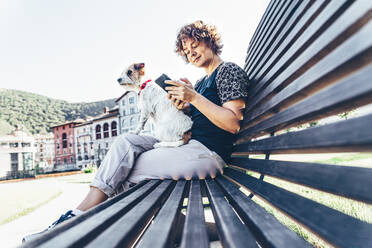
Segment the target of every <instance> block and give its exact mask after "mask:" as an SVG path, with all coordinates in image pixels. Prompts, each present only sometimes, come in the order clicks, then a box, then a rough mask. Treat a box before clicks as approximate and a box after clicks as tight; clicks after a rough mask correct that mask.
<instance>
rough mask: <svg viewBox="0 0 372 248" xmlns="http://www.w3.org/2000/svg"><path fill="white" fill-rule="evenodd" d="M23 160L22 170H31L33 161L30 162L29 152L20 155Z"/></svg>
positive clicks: (30, 155) (30, 154)
mask: <svg viewBox="0 0 372 248" xmlns="http://www.w3.org/2000/svg"><path fill="white" fill-rule="evenodd" d="M22 158H23V169H24V170H32V167H33V166H32V165H33V160H32V153H31V152H24V153H22Z"/></svg>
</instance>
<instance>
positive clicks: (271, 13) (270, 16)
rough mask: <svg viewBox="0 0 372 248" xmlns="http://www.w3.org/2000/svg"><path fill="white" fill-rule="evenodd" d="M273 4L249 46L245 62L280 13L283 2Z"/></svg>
mask: <svg viewBox="0 0 372 248" xmlns="http://www.w3.org/2000/svg"><path fill="white" fill-rule="evenodd" d="M273 2H274V3H273V5H272V7H271V8H270V11H269V13H268V14H267V19H266V20H265V22H264V23H263V25H262V29H261V30H260V32H259V33H258V34H257V37H256V39H254V40H253V41H252V42H251V44H250V46H249V49H248V53H247V56H246V62H247V61H248V60H249V57H250V55H251V54H253V53H254V52H255V51H256V48H257V46H259V44H260V43H261V42H262V40H263V38H264V37H265V35H266V34H267V30H268V29H269V28H270V26H271V25H272V23H273V21H274V20H275V18H276V16H277V15H278V13H279V12H280V10H281V8H282V7H283V5H284V2H283V1H273Z"/></svg>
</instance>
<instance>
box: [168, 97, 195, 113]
mask: <svg viewBox="0 0 372 248" xmlns="http://www.w3.org/2000/svg"><path fill="white" fill-rule="evenodd" d="M168 98H169V99H170V100H171V103H172V104H173V105H174V106H175V107H176V108H177V109H179V110H187V109H188V108H190V104H189V103H188V102H184V101H181V100H179V99H177V98H176V97H175V96H172V95H169V94H168Z"/></svg>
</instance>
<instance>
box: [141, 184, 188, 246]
mask: <svg viewBox="0 0 372 248" xmlns="http://www.w3.org/2000/svg"><path fill="white" fill-rule="evenodd" d="M185 192H186V181H185V180H181V181H178V182H177V184H176V187H175V188H174V190H173V192H172V193H171V195H170V196H169V198H168V200H167V201H166V202H165V204H164V206H163V207H162V208H161V209H160V211H159V213H158V215H157V216H156V217H155V219H154V222H153V223H152V224H151V225H150V227H149V228H148V229H147V230H146V232H145V233H144V235H143V237H142V239H141V241H140V243H139V244H138V245H137V246H136V247H138V248H145V247H159V248H160V247H173V243H174V239H175V235H174V234H175V230H176V229H177V226H176V225H177V217H178V215H179V214H180V211H181V207H182V203H183V199H184V196H185ZM172 231H173V233H172Z"/></svg>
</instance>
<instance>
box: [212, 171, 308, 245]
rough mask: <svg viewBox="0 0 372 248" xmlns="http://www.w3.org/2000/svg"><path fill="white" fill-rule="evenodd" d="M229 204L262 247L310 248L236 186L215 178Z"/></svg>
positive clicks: (225, 180)
mask: <svg viewBox="0 0 372 248" xmlns="http://www.w3.org/2000/svg"><path fill="white" fill-rule="evenodd" d="M215 181H216V182H217V183H218V185H219V186H220V187H221V188H222V190H223V192H224V193H225V195H226V197H227V199H228V200H229V202H230V204H231V205H232V206H233V207H234V209H235V211H236V212H237V213H238V214H239V216H240V218H241V219H242V220H243V221H244V223H245V224H246V225H247V226H248V227H249V229H250V230H251V231H252V232H253V234H254V235H255V236H256V238H257V240H258V241H259V243H260V244H261V246H263V247H276V248H290V247H293V248H297V247H304V248H305V247H312V246H311V245H310V244H309V243H307V242H306V241H305V240H304V239H302V238H301V237H299V236H298V235H297V234H296V233H294V232H293V231H291V230H290V229H288V228H287V227H286V226H284V225H283V224H281V223H280V222H279V221H278V220H277V219H275V217H274V216H273V215H271V214H269V213H268V212H267V211H266V210H265V209H263V208H262V207H261V206H259V205H258V204H256V203H255V202H254V201H252V200H251V199H250V198H248V197H247V196H246V195H245V194H243V192H241V191H240V190H239V188H238V187H237V185H235V184H234V183H232V182H230V181H229V180H227V179H226V178H225V177H216V179H215Z"/></svg>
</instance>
